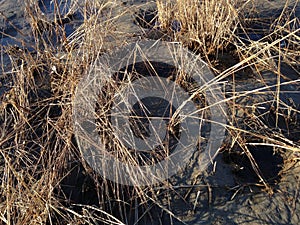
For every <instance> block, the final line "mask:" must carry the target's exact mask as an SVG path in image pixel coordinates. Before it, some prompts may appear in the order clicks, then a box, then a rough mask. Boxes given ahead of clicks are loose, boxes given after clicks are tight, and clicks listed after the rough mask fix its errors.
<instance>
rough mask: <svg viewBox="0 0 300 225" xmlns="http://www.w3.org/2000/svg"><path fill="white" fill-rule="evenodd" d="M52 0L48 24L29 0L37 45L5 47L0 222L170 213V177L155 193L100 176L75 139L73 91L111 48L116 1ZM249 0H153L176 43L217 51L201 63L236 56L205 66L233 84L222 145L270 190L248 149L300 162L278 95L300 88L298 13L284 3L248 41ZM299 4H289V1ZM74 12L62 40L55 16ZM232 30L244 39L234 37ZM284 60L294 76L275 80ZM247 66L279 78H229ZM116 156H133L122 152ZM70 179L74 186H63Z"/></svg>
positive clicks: (292, 114)
mask: <svg viewBox="0 0 300 225" xmlns="http://www.w3.org/2000/svg"><path fill="white" fill-rule="evenodd" d="M53 2H54V3H55V5H56V10H55V16H54V21H52V22H50V21H49V20H48V19H47V18H45V15H44V14H43V13H42V12H41V11H40V8H39V7H38V5H37V3H36V1H31V0H27V1H26V15H27V19H28V20H29V21H30V24H31V29H32V33H33V36H34V40H35V43H34V44H33V46H31V47H32V48H33V49H34V51H28V50H27V49H26V48H25V46H24V48H14V47H10V48H7V49H6V50H7V53H8V54H9V56H10V60H11V63H12V70H11V71H10V72H9V73H11V74H12V75H11V79H12V80H13V85H12V87H11V89H10V90H9V91H8V92H7V93H5V94H4V95H3V96H2V97H1V112H0V113H1V119H0V121H1V123H0V125H1V137H0V146H1V148H0V153H1V154H0V171H1V177H0V196H1V198H0V219H1V221H2V222H3V223H4V224H136V223H138V221H142V219H143V217H146V216H148V217H150V221H152V220H153V218H152V220H151V213H150V209H151V208H155V207H157V208H159V209H160V210H162V211H164V212H165V213H167V214H168V215H169V216H170V217H174V218H176V215H175V214H174V213H173V212H172V210H171V209H169V208H168V207H166V206H164V205H162V204H160V200H159V198H161V197H162V196H167V195H168V193H169V192H172V191H173V190H174V187H173V186H172V182H171V181H166V182H165V183H164V184H162V185H161V186H162V187H161V189H164V190H166V191H165V192H163V193H162V192H160V191H158V190H160V189H156V188H154V187H151V186H148V187H138V186H137V187H126V186H122V185H118V184H115V183H113V182H110V181H107V180H104V179H102V178H101V177H99V176H98V175H97V174H96V173H95V172H94V171H93V170H92V169H91V168H90V167H89V166H88V165H87V164H86V162H85V160H84V159H83V158H82V155H81V153H80V152H79V150H78V147H77V143H76V141H75V140H74V131H73V117H72V113H73V111H72V102H73V100H74V99H73V98H74V94H75V90H76V87H77V85H78V83H79V81H80V79H81V78H82V76H83V75H84V74H85V73H87V72H88V71H89V68H90V65H91V64H93V62H94V61H95V60H96V59H97V58H98V57H99V55H101V54H103V53H104V52H109V51H111V49H109V48H108V47H107V46H109V45H108V44H107V43H106V42H108V41H109V40H111V37H114V36H117V35H118V34H117V33H116V32H115V28H116V21H117V20H118V18H119V16H121V15H114V13H113V11H114V8H115V7H119V5H118V3H117V2H116V1H115V2H111V1H85V4H84V5H82V4H81V2H80V1H72V2H71V3H72V7H70V11H69V12H67V14H64V15H62V13H61V11H60V10H58V9H59V4H60V3H59V1H56V0H55V1H53ZM287 2H288V1H287ZM251 3H252V1H234V0H232V1H231V0H230V1H229V0H220V1H217V0H213V1H206V0H204V1H196V0H186V1H183V0H176V1H170V0H167V1H162V0H159V1H157V10H158V18H159V19H158V20H159V23H160V26H161V28H162V30H163V31H164V32H166V33H167V34H168V35H171V36H172V38H173V40H174V41H179V42H181V43H183V45H185V46H187V47H189V48H190V49H193V50H194V51H196V52H197V53H199V54H200V55H203V56H205V59H206V60H210V56H211V55H215V56H217V57H215V58H214V61H208V63H209V64H210V65H212V66H213V65H215V63H216V61H215V60H220V63H222V61H221V59H220V58H219V57H218V56H219V55H220V56H221V55H222V52H226V51H230V53H232V54H233V55H234V57H235V56H236V57H237V58H238V61H237V63H235V64H234V65H232V66H230V67H225V68H224V69H215V68H212V69H213V70H214V71H215V72H216V73H217V76H216V78H215V80H214V81H213V82H224V80H225V81H226V80H227V81H228V80H229V81H230V82H232V88H231V89H230V90H229V91H228V92H227V93H225V94H226V95H227V96H228V97H227V98H226V100H225V101H226V103H227V104H228V105H229V108H230V109H231V111H230V113H229V116H228V124H224V126H226V128H227V130H228V133H229V140H230V141H229V142H228V143H224V146H223V148H224V149H226V151H230V150H231V149H233V148H234V146H236V145H238V146H239V147H240V148H241V149H242V150H243V152H244V153H245V154H246V155H247V157H248V158H249V159H250V161H251V164H252V167H253V168H254V170H255V172H256V174H257V175H258V177H259V178H260V180H261V182H260V185H262V186H264V187H265V188H266V189H267V190H268V191H269V192H270V193H272V187H270V185H269V184H268V181H267V180H266V179H265V178H264V176H263V174H262V173H261V171H260V165H258V164H257V163H256V161H255V159H254V158H253V156H252V154H251V152H250V151H249V145H250V144H251V142H259V143H256V145H259V144H260V145H266V146H273V147H274V149H275V148H276V149H280V151H282V152H285V153H286V152H287V153H291V154H292V155H294V156H293V160H295V161H296V160H298V157H299V156H297V154H295V153H298V154H299V151H300V143H299V140H297V138H296V137H294V136H293V135H285V133H286V132H287V131H286V130H289V129H292V128H293V130H298V131H299V129H300V128H299V121H298V120H299V118H300V117H299V113H300V112H299V107H297V106H296V105H293V104H292V102H291V104H288V103H287V102H284V101H282V100H281V98H280V94H281V92H282V91H281V87H282V86H284V85H288V84H297V85H298V86H299V79H300V76H299V55H300V52H299V51H300V46H299V43H300V40H299V33H300V28H299V18H297V17H295V18H291V17H290V15H291V14H292V12H293V11H294V10H295V8H292V9H291V8H290V7H287V6H286V7H284V9H283V11H282V13H281V14H280V15H279V16H278V18H276V19H275V20H273V22H272V23H271V24H270V31H269V33H268V34H267V35H265V36H263V37H262V38H260V39H259V40H251V38H250V37H249V36H250V34H251V33H250V32H252V31H250V30H247V28H246V24H247V23H249V20H250V21H255V19H254V18H251V17H250V19H249V17H247V18H244V17H243V12H244V10H246V9H247V7H248V6H249V4H251ZM297 4H298V2H297V1H296V3H295V5H294V6H295V7H296V5H297ZM73 10H79V11H80V12H81V13H82V15H83V23H82V24H81V26H80V27H79V28H78V29H77V30H76V32H74V33H73V34H72V35H71V36H69V37H67V35H66V32H65V29H64V27H63V25H62V24H63V23H62V21H63V20H64V19H65V16H66V15H72V14H73V13H74V12H73ZM252 10H253V9H251V12H252ZM173 12H175V13H173ZM124 13H125V12H124ZM174 21H178V22H179V23H180V30H179V31H178V32H174V29H172V23H173V22H174ZM239 32H242V33H243V34H245V35H246V38H241V35H239ZM245 39H246V41H245ZM123 41H124V42H126V40H123ZM283 63H284V65H288V66H289V68H292V69H294V71H295V72H296V74H298V77H297V78H294V79H290V80H285V81H282V78H284V77H285V74H284V73H283V72H282V64H283ZM249 68H250V69H251V71H254V72H255V73H256V74H261V73H262V72H263V71H265V70H268V71H272V72H273V73H275V74H276V75H277V80H276V83H275V84H273V85H271V86H268V85H267V84H266V83H265V81H264V80H263V78H262V79H261V81H260V86H259V87H257V88H254V89H253V90H251V91H245V92H238V91H236V90H235V88H236V87H235V85H236V84H235V79H236V78H235V74H237V73H239V72H241V71H244V70H247V69H249ZM181 82H182V81H181ZM272 88H273V89H272ZM270 89H272V90H270ZM266 94H269V96H270V97H269V98H267V99H263V100H262V102H256V103H253V105H250V106H245V105H244V104H245V103H243V102H242V103H239V100H240V99H242V98H244V97H245V96H261V95H266ZM253 98H254V97H253ZM265 105H270V107H269V108H267V110H265V112H263V113H261V112H260V111H259V110H258V109H260V108H263V107H264V106H265ZM237 111H238V112H239V113H240V112H241V111H243V116H244V118H243V119H242V120H244V122H241V119H240V118H238V116H237V113H236V112H237ZM271 111H272V112H273V114H274V117H275V124H274V127H269V126H268V125H267V123H266V121H265V117H264V114H270V112H271ZM102 113H103V112H102ZM245 118H246V119H245ZM280 118H283V119H284V120H285V122H286V123H287V126H286V127H285V128H280V125H279V123H280ZM241 124H242V125H241ZM100 126H102V125H101V124H100ZM254 144H255V143H254ZM119 147H120V146H119ZM119 151H122V148H121V149H119ZM121 153H122V154H125V156H124V157H125V158H126V157H129V158H130V159H132V158H131V157H132V155H128V154H130V153H128V152H127V151H124V152H121ZM70 183H71V184H72V185H73V187H68V185H70ZM80 185H81V186H80ZM79 186H80V187H79ZM72 188H73V189H72ZM191 188H192V186H191ZM70 189H71V191H70ZM78 189H79V190H80V191H77V192H76V190H78ZM168 201H169V199H168Z"/></svg>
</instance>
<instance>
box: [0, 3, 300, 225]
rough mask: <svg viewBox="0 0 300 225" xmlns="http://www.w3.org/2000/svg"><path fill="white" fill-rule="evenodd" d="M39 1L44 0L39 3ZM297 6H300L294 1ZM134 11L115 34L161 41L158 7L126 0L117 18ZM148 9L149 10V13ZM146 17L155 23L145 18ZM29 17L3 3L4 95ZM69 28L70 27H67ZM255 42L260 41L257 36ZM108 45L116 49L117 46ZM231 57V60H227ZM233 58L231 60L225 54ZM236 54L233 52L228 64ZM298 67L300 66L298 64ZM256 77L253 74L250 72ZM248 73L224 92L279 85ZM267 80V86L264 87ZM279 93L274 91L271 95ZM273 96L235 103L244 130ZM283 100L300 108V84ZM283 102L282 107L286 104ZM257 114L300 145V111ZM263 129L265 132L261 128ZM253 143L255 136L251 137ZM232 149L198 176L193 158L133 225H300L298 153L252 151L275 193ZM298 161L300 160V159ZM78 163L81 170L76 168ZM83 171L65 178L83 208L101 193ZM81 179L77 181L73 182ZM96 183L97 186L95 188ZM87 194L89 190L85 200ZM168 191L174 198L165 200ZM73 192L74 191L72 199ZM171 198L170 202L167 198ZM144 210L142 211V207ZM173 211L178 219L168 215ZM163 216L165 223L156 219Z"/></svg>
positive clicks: (269, 76)
mask: <svg viewBox="0 0 300 225" xmlns="http://www.w3.org/2000/svg"><path fill="white" fill-rule="evenodd" d="M39 2H40V1H39ZM44 2H45V5H43V6H41V7H42V8H43V10H44V12H45V14H48V15H49V16H48V19H49V20H51V7H50V6H49V5H47V4H48V3H49V2H50V1H46V0H45V1H44ZM289 2H290V4H291V5H293V4H292V3H293V2H295V1H289ZM255 5H256V10H257V15H260V16H261V18H262V19H266V18H267V19H270V20H271V18H274V17H276V16H278V15H279V14H280V12H281V9H282V8H283V6H284V1H280V0H275V1H267V0H265V1H257V4H255ZM128 7H133V8H132V10H131V12H130V13H129V14H125V15H123V16H122V18H120V21H119V24H118V26H117V29H120V31H122V34H121V35H120V36H122V35H124V33H125V34H126V35H127V36H128V37H129V38H132V40H135V39H138V38H139V37H146V38H154V39H157V38H160V37H162V36H163V34H162V33H160V31H157V30H154V29H153V27H154V26H155V23H153V19H154V17H153V9H154V8H155V3H154V2H152V1H143V0H123V1H122V2H120V6H119V8H118V9H116V12H115V13H118V10H119V11H123V10H124V9H125V8H128ZM149 12H150V13H149ZM295 14H296V15H294V16H297V17H300V4H298V7H297V8H296V13H295ZM143 16H145V19H146V20H150V22H149V23H145V21H143V20H141V18H142V17H143ZM75 17H76V18H77V19H76V23H73V24H72V25H71V26H69V27H67V28H66V29H68V34H71V33H72V31H73V30H75V29H76V27H78V26H79V25H80V20H81V19H82V18H81V16H80V14H77V16H75ZM27 19H28V18H26V17H25V13H24V4H23V1H18V0H0V47H1V58H0V60H1V65H2V66H1V69H0V96H1V95H3V94H4V93H6V92H7V91H8V90H9V87H10V86H11V85H12V84H11V78H10V70H11V65H10V60H9V57H8V54H6V53H5V51H4V48H6V49H7V48H12V47H16V48H28V49H30V48H31V45H32V44H33V38H32V34H31V30H30V25H29V23H28V20H27ZM67 23H68V22H67ZM253 38H254V39H255V38H256V37H254V36H253ZM118 43H119V42H118V39H116V40H115V43H110V44H111V45H112V46H116V45H117V44H118ZM223 57H224V58H225V60H226V55H224V56H223ZM227 57H228V56H227ZM230 57H231V56H230V55H229V59H231V58H230ZM298 66H300V65H298ZM282 70H283V73H284V74H285V75H286V78H282V81H284V80H285V81H288V80H291V79H299V71H293V70H292V69H291V67H290V66H288V65H285V64H283V65H282ZM250 72H251V71H250ZM246 75H247V77H245V74H244V73H241V74H236V81H235V83H233V82H232V81H231V80H230V79H229V80H227V85H226V86H225V89H226V92H227V93H229V94H228V96H227V97H230V93H231V91H232V89H233V87H234V88H235V91H236V92H237V93H242V92H245V91H251V90H254V89H255V88H259V87H261V86H262V85H268V86H271V85H272V84H276V82H277V75H276V74H274V73H271V72H269V71H263V72H262V73H261V74H255V73H254V72H252V73H251V74H246ZM261 79H264V81H265V82H266V84H262V82H260V80H261ZM272 91H273V92H274V88H270V92H272ZM272 98H273V97H272V95H267V94H263V95H259V94H253V95H251V96H250V95H249V96H245V97H241V98H239V99H237V101H238V104H239V105H241V106H242V107H241V108H240V109H239V110H237V111H236V112H235V113H234V114H235V117H236V118H237V121H236V125H237V126H239V127H243V128H244V129H250V128H251V129H253V126H254V125H253V124H247V122H245V121H247V119H249V118H247V116H245V111H247V110H249V109H253V106H257V105H259V103H261V102H266V101H267V100H272ZM280 99H281V100H282V102H283V103H285V104H286V105H290V106H293V107H295V108H296V109H298V111H299V110H300V84H299V82H298V83H296V84H293V85H284V86H282V94H281V95H280ZM283 103H282V104H283ZM259 106H260V107H257V108H256V109H254V111H255V114H256V115H257V117H258V118H259V119H261V120H263V121H265V123H266V124H268V125H269V127H273V128H274V129H279V128H280V130H281V133H282V136H285V137H287V138H289V139H291V140H293V141H295V142H298V143H299V142H300V138H299V137H300V136H299V135H300V124H299V121H300V114H299V113H298V114H296V115H293V116H294V117H293V118H294V121H297V122H294V123H291V122H290V121H287V120H286V118H284V117H282V118H280V119H279V128H278V127H275V118H274V114H272V104H269V105H268V104H265V105H259ZM285 110H288V108H287V107H285V108H284V107H283V113H286V111H285ZM256 129H257V130H260V127H259V128H256ZM249 142H255V139H253V140H251V139H250V140H249ZM231 149H232V150H231V151H232V152H228V151H226V150H223V151H221V152H220V153H219V154H218V156H217V157H216V158H215V162H214V164H213V165H211V166H210V167H209V168H208V169H207V171H205V173H204V174H202V173H200V172H199V171H197V166H196V165H194V163H193V161H192V160H191V164H190V165H188V166H187V168H186V169H185V170H184V171H183V172H182V173H181V174H178V175H177V176H176V177H174V178H172V179H171V182H173V185H174V187H176V188H174V189H175V191H173V192H171V191H167V190H164V191H160V190H159V189H158V191H157V193H161V198H160V199H159V200H158V201H160V207H153V208H152V209H151V210H150V215H152V217H153V218H151V216H150V215H148V216H144V217H143V219H142V220H141V221H139V222H138V223H134V220H133V221H132V223H130V224H174V225H179V224H191V225H196V224H198V225H200V224H215V225H221V224H245V225H246V224H295V225H296V224H300V197H299V195H300V163H299V162H297V161H294V160H292V158H295V155H292V154H296V153H289V154H288V153H284V152H282V151H280V149H276V148H273V147H268V146H251V145H249V151H250V152H251V153H252V155H253V157H254V158H255V159H256V161H257V164H258V166H259V168H260V170H261V173H262V175H263V177H264V178H265V179H266V181H268V183H269V185H270V186H271V188H272V190H273V193H270V192H268V190H265V189H264V186H263V185H262V183H261V181H260V179H259V177H258V176H257V175H256V173H255V172H254V170H253V169H252V166H251V163H250V161H249V159H248V158H247V156H245V154H244V153H243V151H242V150H241V149H239V147H238V146H233V147H232V148H231ZM298 158H299V155H298ZM77 166H78V165H76V166H75V167H77ZM78 168H79V169H78V170H77V173H78V174H80V175H79V176H78V174H77V175H76V174H74V173H75V172H72V173H70V175H69V177H67V178H66V179H65V180H64V181H63V186H65V187H67V188H66V189H65V192H66V193H69V194H70V193H73V196H72V197H71V199H73V200H74V201H78V202H79V203H82V204H96V203H95V202H94V199H93V198H94V196H95V195H96V194H95V193H96V191H95V190H94V189H93V188H91V189H92V190H93V191H91V192H85V191H83V190H82V186H83V184H85V185H86V180H89V181H88V183H92V181H91V180H90V178H89V177H88V178H87V176H84V175H82V174H83V173H82V170H83V168H82V167H80V166H79V167H78ZM74 176H76V178H74ZM91 186H92V184H91ZM82 193H85V196H83V194H82ZM166 193H169V194H170V195H169V197H168V198H167V197H165V196H166ZM70 195H71V194H70ZM169 200H170V201H169ZM141 211H143V210H142V209H141ZM167 211H171V212H172V213H173V214H174V215H173V216H170V215H169V214H168V213H167ZM156 216H159V217H160V221H158V220H157V219H155V218H154V217H156Z"/></svg>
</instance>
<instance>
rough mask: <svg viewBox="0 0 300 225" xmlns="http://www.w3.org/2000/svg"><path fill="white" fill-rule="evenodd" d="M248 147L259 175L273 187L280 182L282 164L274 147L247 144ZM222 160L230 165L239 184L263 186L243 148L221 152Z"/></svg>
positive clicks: (280, 157)
mask: <svg viewBox="0 0 300 225" xmlns="http://www.w3.org/2000/svg"><path fill="white" fill-rule="evenodd" d="M248 149H249V152H250V153H251V155H252V157H253V158H254V160H255V162H256V163H257V165H258V167H259V170H260V171H259V172H260V173H261V176H262V177H263V178H264V179H265V181H267V183H268V184H269V185H270V186H271V187H272V188H273V189H275V188H276V185H277V184H278V183H279V182H280V178H281V174H280V173H281V170H282V168H283V164H284V159H283V157H282V155H281V154H280V153H278V152H276V151H274V148H273V147H270V146H263V147H260V146H249V147H248ZM223 160H224V162H225V163H227V164H230V165H231V166H232V172H233V174H234V176H235V180H236V182H237V183H238V184H239V185H242V186H247V185H258V186H261V187H263V185H261V180H260V178H259V176H258V175H257V173H256V172H255V171H254V169H253V166H252V163H251V161H250V159H249V157H248V156H247V154H246V153H245V152H244V151H243V150H241V149H238V150H236V151H232V152H225V153H223Z"/></svg>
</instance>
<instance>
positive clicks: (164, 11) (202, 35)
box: [157, 0, 244, 56]
mask: <svg viewBox="0 0 300 225" xmlns="http://www.w3.org/2000/svg"><path fill="white" fill-rule="evenodd" d="M240 2H241V1H236V0H232V1H228V0H214V1H208V0H207V1H206V0H205V1H197V0H187V1H184V0H176V1H172V0H167V1H163V0H160V1H158V2H157V8H158V21H159V23H160V26H161V27H162V29H164V30H166V31H167V32H168V33H172V32H174V30H172V24H174V22H176V23H179V26H180V28H179V29H180V31H178V32H176V33H175V34H174V35H175V39H176V40H178V41H180V42H182V43H183V44H184V45H186V46H188V47H190V48H192V49H194V50H196V51H197V50H198V51H199V52H201V53H202V54H204V55H206V56H207V55H210V54H218V52H219V51H220V50H223V49H226V47H227V46H228V45H229V44H230V42H231V41H232V39H233V34H234V32H235V30H236V29H237V27H238V25H239V11H240V10H241V9H242V8H243V6H244V5H243V4H241V3H240ZM173 26H174V25H173ZM177 26H178V25H177ZM173 29H174V28H173Z"/></svg>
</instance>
